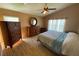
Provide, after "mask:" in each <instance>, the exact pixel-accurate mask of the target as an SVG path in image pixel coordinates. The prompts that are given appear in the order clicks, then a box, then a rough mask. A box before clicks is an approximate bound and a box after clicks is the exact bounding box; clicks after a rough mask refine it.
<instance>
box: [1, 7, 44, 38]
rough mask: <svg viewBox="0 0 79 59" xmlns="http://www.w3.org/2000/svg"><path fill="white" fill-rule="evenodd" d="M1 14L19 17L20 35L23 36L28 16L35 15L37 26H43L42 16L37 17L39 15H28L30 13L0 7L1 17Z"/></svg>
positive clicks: (27, 23) (24, 35) (27, 24)
mask: <svg viewBox="0 0 79 59" xmlns="http://www.w3.org/2000/svg"><path fill="white" fill-rule="evenodd" d="M2 16H15V17H19V19H20V22H21V30H22V37H23V38H25V37H26V26H29V18H30V17H36V18H37V20H38V23H37V26H40V27H42V26H43V23H42V18H41V17H39V16H34V15H30V14H24V13H20V12H16V11H11V10H7V9H2V8H0V18H2ZM2 20H3V19H0V21H2Z"/></svg>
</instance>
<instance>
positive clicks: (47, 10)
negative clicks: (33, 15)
mask: <svg viewBox="0 0 79 59" xmlns="http://www.w3.org/2000/svg"><path fill="white" fill-rule="evenodd" d="M49 10H56V8H48V6H47V3H45V6H44V8H43V11H42V12H41V13H43V14H47V13H48V12H49Z"/></svg>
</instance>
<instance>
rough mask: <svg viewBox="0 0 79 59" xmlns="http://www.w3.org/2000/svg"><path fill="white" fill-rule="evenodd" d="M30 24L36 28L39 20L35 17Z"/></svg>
mask: <svg viewBox="0 0 79 59" xmlns="http://www.w3.org/2000/svg"><path fill="white" fill-rule="evenodd" d="M29 23H30V25H31V26H36V24H37V19H36V18H35V17H31V18H30V22H29Z"/></svg>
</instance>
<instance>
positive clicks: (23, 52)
mask: <svg viewBox="0 0 79 59" xmlns="http://www.w3.org/2000/svg"><path fill="white" fill-rule="evenodd" d="M2 55H3V56H55V55H56V54H54V53H53V52H51V51H50V50H48V49H47V48H46V47H44V46H43V45H42V44H41V43H40V42H37V36H35V37H31V38H26V39H22V40H20V41H18V42H17V43H16V44H14V45H13V48H12V49H11V48H6V49H4V50H3V53H2Z"/></svg>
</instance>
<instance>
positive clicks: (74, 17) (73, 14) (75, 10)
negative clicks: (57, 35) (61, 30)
mask: <svg viewBox="0 0 79 59" xmlns="http://www.w3.org/2000/svg"><path fill="white" fill-rule="evenodd" d="M53 18H58V19H61V18H65V19H66V24H65V31H74V32H77V31H78V27H79V4H74V5H72V6H69V7H67V8H64V9H63V10H60V11H58V12H55V13H52V14H50V15H48V16H46V17H44V18H43V19H44V22H45V24H44V26H45V27H47V23H48V20H49V19H53Z"/></svg>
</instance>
